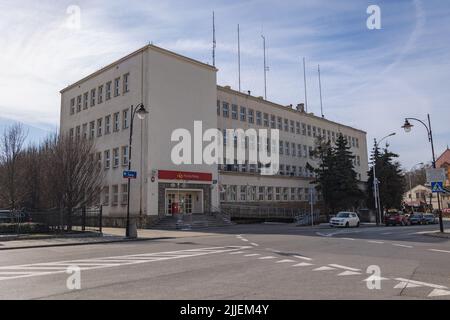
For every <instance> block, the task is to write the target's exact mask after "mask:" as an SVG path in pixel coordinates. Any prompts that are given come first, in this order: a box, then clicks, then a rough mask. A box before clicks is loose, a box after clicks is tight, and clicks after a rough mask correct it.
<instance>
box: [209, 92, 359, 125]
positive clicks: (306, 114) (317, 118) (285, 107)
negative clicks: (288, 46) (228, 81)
mask: <svg viewBox="0 0 450 320" xmlns="http://www.w3.org/2000/svg"><path fill="white" fill-rule="evenodd" d="M217 89H218V90H220V91H223V92H226V93H232V94H235V95H237V96H241V97H243V98H247V99H251V100H253V101H256V102H260V103H265V104H267V105H270V106H271V107H275V108H279V109H281V110H287V111H290V112H293V113H295V114H299V113H301V114H302V115H303V116H305V117H309V118H311V119H316V120H320V121H324V122H327V123H330V124H333V125H336V126H339V127H343V128H347V129H351V130H355V131H358V132H361V133H363V134H367V132H365V131H363V130H361V129H357V128H354V127H351V126H347V125H344V124H342V123H338V122H335V121H331V120H328V119H325V118H322V117H318V116H316V115H314V114H313V113H307V112H301V111H297V110H295V109H293V108H292V107H291V106H288V107H287V106H283V105H281V104H278V103H276V102H272V101H269V100H265V99H264V98H263V97H256V96H252V95H251V94H247V93H243V92H240V91H236V90H234V89H232V88H231V87H230V86H220V85H218V86H217Z"/></svg>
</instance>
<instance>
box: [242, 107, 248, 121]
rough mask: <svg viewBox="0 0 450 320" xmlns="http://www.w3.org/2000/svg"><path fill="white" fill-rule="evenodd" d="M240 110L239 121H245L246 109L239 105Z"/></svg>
mask: <svg viewBox="0 0 450 320" xmlns="http://www.w3.org/2000/svg"><path fill="white" fill-rule="evenodd" d="M240 111H241V112H240V119H241V121H247V109H246V108H245V107H242V106H241V109H240Z"/></svg>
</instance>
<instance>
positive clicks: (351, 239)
mask: <svg viewBox="0 0 450 320" xmlns="http://www.w3.org/2000/svg"><path fill="white" fill-rule="evenodd" d="M341 239H342V240H350V241H355V239H353V238H341Z"/></svg>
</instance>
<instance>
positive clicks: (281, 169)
mask: <svg viewBox="0 0 450 320" xmlns="http://www.w3.org/2000/svg"><path fill="white" fill-rule="evenodd" d="M278 173H279V174H280V175H281V176H284V164H280V170H279V172H278Z"/></svg>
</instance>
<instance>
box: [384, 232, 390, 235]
mask: <svg viewBox="0 0 450 320" xmlns="http://www.w3.org/2000/svg"><path fill="white" fill-rule="evenodd" d="M382 234H383V235H388V234H392V232H385V233H382Z"/></svg>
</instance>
